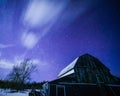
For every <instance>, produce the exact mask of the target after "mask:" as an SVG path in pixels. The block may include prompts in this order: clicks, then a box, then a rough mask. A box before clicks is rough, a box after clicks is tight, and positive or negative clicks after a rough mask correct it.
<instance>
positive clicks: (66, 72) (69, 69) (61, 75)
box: [58, 57, 78, 77]
mask: <svg viewBox="0 0 120 96" xmlns="http://www.w3.org/2000/svg"><path fill="white" fill-rule="evenodd" d="M77 60H78V57H77V58H76V59H75V60H74V61H73V62H72V63H70V64H69V65H68V66H67V67H65V68H64V69H63V70H62V71H61V72H60V73H59V75H58V77H64V76H66V75H70V74H72V73H74V70H73V71H71V70H72V69H73V68H74V66H75V64H76V62H77ZM69 71H70V72H69ZM68 73H69V74H68Z"/></svg>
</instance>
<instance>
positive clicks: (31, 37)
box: [21, 32, 39, 49]
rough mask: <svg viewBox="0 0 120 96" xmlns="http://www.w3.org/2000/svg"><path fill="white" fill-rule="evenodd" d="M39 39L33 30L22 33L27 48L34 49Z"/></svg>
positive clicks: (22, 39)
mask: <svg viewBox="0 0 120 96" xmlns="http://www.w3.org/2000/svg"><path fill="white" fill-rule="evenodd" d="M38 41H39V39H38V37H37V36H36V35H35V34H34V33H32V32H30V33H28V32H24V33H23V34H22V37H21V43H22V45H23V46H24V47H26V48H27V49H32V48H33V47H34V46H35V45H36V44H37V43H38Z"/></svg>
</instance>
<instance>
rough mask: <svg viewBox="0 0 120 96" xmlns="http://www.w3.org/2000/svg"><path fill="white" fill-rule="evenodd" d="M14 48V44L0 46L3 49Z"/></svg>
mask: <svg viewBox="0 0 120 96" xmlns="http://www.w3.org/2000/svg"><path fill="white" fill-rule="evenodd" d="M13 46H14V45H13V44H0V48H1V49H3V48H8V47H13Z"/></svg>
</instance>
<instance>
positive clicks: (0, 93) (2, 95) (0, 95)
mask: <svg viewBox="0 0 120 96" xmlns="http://www.w3.org/2000/svg"><path fill="white" fill-rule="evenodd" d="M28 93H29V90H27V91H23V92H11V90H3V89H0V96H28Z"/></svg>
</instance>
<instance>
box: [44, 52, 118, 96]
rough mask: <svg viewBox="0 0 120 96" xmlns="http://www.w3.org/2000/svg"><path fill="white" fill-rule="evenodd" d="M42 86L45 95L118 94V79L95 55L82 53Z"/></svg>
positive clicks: (106, 95)
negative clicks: (55, 77)
mask: <svg viewBox="0 0 120 96" xmlns="http://www.w3.org/2000/svg"><path fill="white" fill-rule="evenodd" d="M43 88H44V91H45V94H46V95H47V96H120V79H119V78H118V77H115V76H113V75H112V74H111V73H110V70H109V69H108V68H107V67H106V66H105V65H104V64H103V63H102V62H101V61H100V60H98V59H97V58H96V57H94V56H91V55H89V54H84V55H82V56H80V57H77V58H76V59H75V60H73V61H72V62H71V63H70V64H69V65H68V66H66V67H65V68H64V69H63V70H62V71H61V72H60V73H59V74H58V77H57V79H55V80H53V81H50V82H48V83H46V84H44V85H43Z"/></svg>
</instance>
